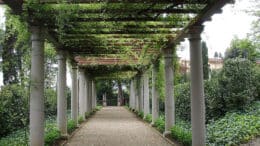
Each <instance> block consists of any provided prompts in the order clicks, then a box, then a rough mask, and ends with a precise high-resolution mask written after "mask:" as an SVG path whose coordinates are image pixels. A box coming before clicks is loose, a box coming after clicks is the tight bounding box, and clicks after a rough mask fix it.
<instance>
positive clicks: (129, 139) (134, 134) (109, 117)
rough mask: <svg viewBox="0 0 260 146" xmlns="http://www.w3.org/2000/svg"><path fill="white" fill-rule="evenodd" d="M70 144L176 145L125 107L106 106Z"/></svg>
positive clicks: (76, 134) (99, 145)
mask: <svg viewBox="0 0 260 146" xmlns="http://www.w3.org/2000/svg"><path fill="white" fill-rule="evenodd" d="M66 146H172V144H171V143H169V142H168V141H167V140H165V139H164V138H163V137H162V136H161V135H160V134H159V133H158V132H157V131H155V130H154V129H152V128H151V127H150V126H149V125H148V124H145V123H144V122H143V121H141V120H140V119H138V118H137V117H136V116H135V115H134V114H133V113H131V112H130V111H128V110H127V109H125V108H124V107H103V108H102V109H101V110H100V111H98V112H97V113H96V114H95V115H94V116H93V117H91V118H90V119H89V120H88V121H87V122H86V123H84V125H83V126H82V127H81V128H80V129H79V130H78V131H77V132H76V133H75V134H74V135H73V136H72V138H71V139H70V140H69V141H68V142H67V144H66Z"/></svg>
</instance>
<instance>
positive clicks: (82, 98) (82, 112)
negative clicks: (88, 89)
mask: <svg viewBox="0 0 260 146" xmlns="http://www.w3.org/2000/svg"><path fill="white" fill-rule="evenodd" d="M85 111H86V98H85V73H84V70H83V69H79V116H81V117H83V119H85Z"/></svg>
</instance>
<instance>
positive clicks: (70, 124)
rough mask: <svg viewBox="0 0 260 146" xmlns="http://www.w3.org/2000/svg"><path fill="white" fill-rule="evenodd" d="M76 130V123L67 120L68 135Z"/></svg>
mask: <svg viewBox="0 0 260 146" xmlns="http://www.w3.org/2000/svg"><path fill="white" fill-rule="evenodd" d="M76 128H77V123H76V122H75V121H74V120H72V119H69V120H68V124H67V129H68V133H72V132H73V131H74V130H75V129H76Z"/></svg>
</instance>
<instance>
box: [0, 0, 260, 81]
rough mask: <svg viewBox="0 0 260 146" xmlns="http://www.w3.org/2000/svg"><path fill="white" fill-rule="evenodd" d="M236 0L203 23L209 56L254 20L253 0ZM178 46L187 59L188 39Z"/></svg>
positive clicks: (242, 34) (245, 31)
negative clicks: (251, 12) (252, 12)
mask: <svg viewBox="0 0 260 146" xmlns="http://www.w3.org/2000/svg"><path fill="white" fill-rule="evenodd" d="M236 1H237V2H236V3H235V4H228V5H226V6H225V7H224V8H223V9H222V10H223V12H222V13H220V14H215V15H213V16H212V20H211V21H208V22H205V23H204V26H205V27H204V31H203V33H202V39H203V40H204V41H206V43H207V46H208V52H209V58H213V57H214V53H215V52H221V53H222V54H223V55H224V52H225V50H226V49H227V48H228V47H229V45H230V42H231V40H232V39H233V38H234V36H237V37H238V38H245V37H246V36H247V34H248V33H249V32H250V29H251V24H252V22H253V21H254V20H256V18H255V17H253V16H251V15H249V14H248V13H246V12H245V11H247V10H250V9H252V7H254V5H255V3H254V2H253V0H236ZM259 9H260V8H259ZM4 20H5V18H4V8H3V6H1V5H0V27H1V26H2V27H3V22H4ZM179 48H182V49H178V50H179V51H178V55H179V56H180V57H181V58H182V59H188V60H189V42H188V40H186V41H184V42H182V43H181V44H180V47H179ZM180 50H182V51H180ZM67 78H68V80H67V83H68V85H70V82H71V80H70V74H67ZM1 85H3V83H2V72H0V86H1Z"/></svg>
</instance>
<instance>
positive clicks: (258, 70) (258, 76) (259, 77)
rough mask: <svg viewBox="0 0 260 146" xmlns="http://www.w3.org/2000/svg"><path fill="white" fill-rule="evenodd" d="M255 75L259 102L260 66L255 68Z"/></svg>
mask: <svg viewBox="0 0 260 146" xmlns="http://www.w3.org/2000/svg"><path fill="white" fill-rule="evenodd" d="M255 73H256V82H255V84H256V85H255V86H256V91H257V97H256V99H257V100H260V66H256V67H255Z"/></svg>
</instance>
